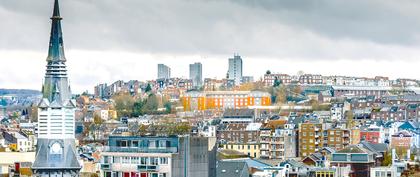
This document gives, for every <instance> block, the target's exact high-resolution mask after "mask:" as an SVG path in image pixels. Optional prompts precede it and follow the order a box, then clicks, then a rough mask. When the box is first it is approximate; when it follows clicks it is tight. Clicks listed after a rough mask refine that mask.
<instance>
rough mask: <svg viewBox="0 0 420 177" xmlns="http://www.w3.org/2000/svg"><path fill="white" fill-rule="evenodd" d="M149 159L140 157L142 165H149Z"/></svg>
mask: <svg viewBox="0 0 420 177" xmlns="http://www.w3.org/2000/svg"><path fill="white" fill-rule="evenodd" d="M147 159H148V158H147V157H140V164H141V165H147Z"/></svg>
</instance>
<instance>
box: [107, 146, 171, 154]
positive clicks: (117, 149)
mask: <svg viewBox="0 0 420 177" xmlns="http://www.w3.org/2000/svg"><path fill="white" fill-rule="evenodd" d="M103 152H127V153H177V152H178V147H163V148H162V147H159V148H153V147H117V146H104V147H103Z"/></svg>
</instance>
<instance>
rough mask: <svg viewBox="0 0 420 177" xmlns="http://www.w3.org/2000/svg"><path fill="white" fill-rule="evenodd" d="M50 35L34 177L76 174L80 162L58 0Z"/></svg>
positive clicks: (73, 101) (39, 114)
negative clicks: (76, 145) (76, 146)
mask: <svg viewBox="0 0 420 177" xmlns="http://www.w3.org/2000/svg"><path fill="white" fill-rule="evenodd" d="M51 20H52V24H51V38H50V44H49V50H48V57H47V70H46V74H45V79H44V85H43V86H42V95H43V96H42V100H41V101H40V103H39V104H38V140H37V146H36V159H35V162H34V163H33V165H32V170H33V172H34V175H35V176H50V175H58V176H78V173H79V171H80V169H81V165H80V164H79V161H78V155H77V154H76V149H75V110H76V101H75V100H74V99H72V95H71V91H70V85H69V82H68V76H67V69H66V65H65V63H66V61H67V59H66V57H65V56H64V47H63V46H64V44H63V35H62V31H61V20H62V18H61V16H60V9H59V4H58V0H55V2H54V11H53V15H52V17H51Z"/></svg>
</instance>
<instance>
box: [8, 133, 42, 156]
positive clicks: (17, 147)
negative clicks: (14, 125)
mask: <svg viewBox="0 0 420 177" xmlns="http://www.w3.org/2000/svg"><path fill="white" fill-rule="evenodd" d="M3 137H4V140H5V141H6V142H7V143H8V144H9V148H10V149H11V150H12V151H17V152H29V151H34V149H35V145H34V142H33V140H32V139H30V138H29V136H28V135H26V134H25V133H23V132H7V131H3Z"/></svg>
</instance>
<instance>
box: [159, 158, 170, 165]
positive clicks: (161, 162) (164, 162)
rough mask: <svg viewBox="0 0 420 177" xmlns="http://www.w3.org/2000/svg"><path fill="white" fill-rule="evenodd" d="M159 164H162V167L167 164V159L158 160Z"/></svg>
mask: <svg viewBox="0 0 420 177" xmlns="http://www.w3.org/2000/svg"><path fill="white" fill-rule="evenodd" d="M160 164H162V165H166V164H168V158H167V157H161V158H160Z"/></svg>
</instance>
